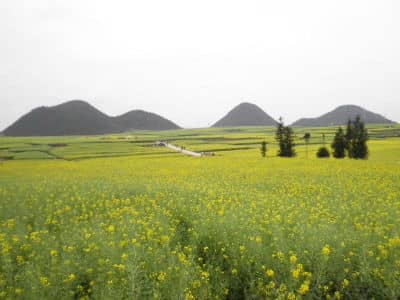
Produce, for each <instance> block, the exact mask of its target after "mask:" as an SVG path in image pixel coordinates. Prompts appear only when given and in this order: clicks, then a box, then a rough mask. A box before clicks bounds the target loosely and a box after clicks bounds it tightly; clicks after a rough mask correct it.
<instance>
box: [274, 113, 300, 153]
mask: <svg viewBox="0 0 400 300" xmlns="http://www.w3.org/2000/svg"><path fill="white" fill-rule="evenodd" d="M275 139H276V141H277V143H278V145H279V150H278V156H281V157H292V156H295V155H296V153H295V151H294V146H295V143H294V134H293V130H292V128H290V127H289V126H285V125H284V124H283V120H282V117H281V118H279V122H278V124H277V127H276V133H275Z"/></svg>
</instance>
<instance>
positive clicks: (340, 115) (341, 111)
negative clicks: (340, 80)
mask: <svg viewBox="0 0 400 300" xmlns="http://www.w3.org/2000/svg"><path fill="white" fill-rule="evenodd" d="M357 115H359V116H360V117H361V119H362V120H363V121H364V122H365V123H366V124H395V123H396V122H393V121H391V120H389V119H386V118H385V117H384V116H382V115H379V114H376V113H374V112H371V111H369V110H366V109H364V108H362V107H360V106H357V105H342V106H339V107H337V108H336V109H334V110H332V111H330V112H328V113H326V114H324V115H322V116H320V117H318V118H303V119H299V120H297V121H296V122H294V123H293V124H292V126H303V127H321V126H332V125H344V124H346V123H347V121H348V120H349V119H354V118H355V117H356V116H357Z"/></svg>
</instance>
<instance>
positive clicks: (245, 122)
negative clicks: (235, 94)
mask: <svg viewBox="0 0 400 300" xmlns="http://www.w3.org/2000/svg"><path fill="white" fill-rule="evenodd" d="M275 124H276V121H275V120H274V119H273V118H272V117H270V116H269V115H268V114H267V113H265V112H264V111H263V110H262V109H261V108H259V107H258V106H257V105H255V104H252V103H247V102H244V103H241V104H239V105H238V106H236V107H235V108H233V109H232V110H231V111H230V112H229V113H228V114H227V115H226V116H225V117H223V118H222V119H221V120H219V121H218V122H216V123H215V124H214V125H213V127H236V126H274V125H275Z"/></svg>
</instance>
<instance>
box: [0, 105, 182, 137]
mask: <svg viewBox="0 0 400 300" xmlns="http://www.w3.org/2000/svg"><path fill="white" fill-rule="evenodd" d="M176 128H179V127H178V126H177V125H175V124H174V123H172V122H170V121H168V120H166V119H164V118H162V117H160V116H158V115H156V114H152V113H147V112H144V111H133V112H129V113H127V114H124V115H122V116H120V117H109V116H108V115H106V114H104V113H102V112H101V111H99V110H98V109H96V108H95V107H93V106H92V105H90V104H89V103H87V102H85V101H81V100H73V101H69V102H65V103H62V104H60V105H56V106H51V107H38V108H36V109H34V110H32V111H31V112H29V113H28V114H26V115H24V116H22V117H21V118H20V119H18V120H17V121H16V122H15V123H13V124H12V125H11V126H9V127H8V128H6V129H5V130H4V131H3V134H4V135H5V136H60V135H94V134H108V133H118V132H124V131H127V130H131V129H149V130H152V129H154V130H164V129H176Z"/></svg>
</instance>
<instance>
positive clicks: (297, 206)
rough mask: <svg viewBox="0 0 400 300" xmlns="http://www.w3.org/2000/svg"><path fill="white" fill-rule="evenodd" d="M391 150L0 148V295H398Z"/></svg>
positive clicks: (397, 172) (398, 193)
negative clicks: (161, 152)
mask: <svg viewBox="0 0 400 300" xmlns="http://www.w3.org/2000/svg"><path fill="white" fill-rule="evenodd" d="M399 150H400V143H399V141H398V140H396V139H392V140H384V141H376V142H371V159H370V160H367V161H356V160H348V159H344V160H334V159H325V160H317V159H315V158H310V159H308V160H307V159H305V158H304V156H301V155H299V157H297V158H293V159H284V158H277V157H271V156H272V155H273V154H272V153H271V152H269V153H268V154H269V155H270V156H269V157H267V158H266V159H263V158H261V156H260V155H259V151H258V149H253V150H249V151H234V152H232V153H226V154H225V155H220V156H215V157H207V158H192V157H184V156H179V155H175V156H148V157H146V156H126V157H116V158H97V159H89V160H80V161H64V160H16V161H6V162H0V299H186V300H190V299H373V298H374V299H398V298H399V296H400V201H399V200H400V160H399V158H398V154H399V153H400V152H399Z"/></svg>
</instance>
